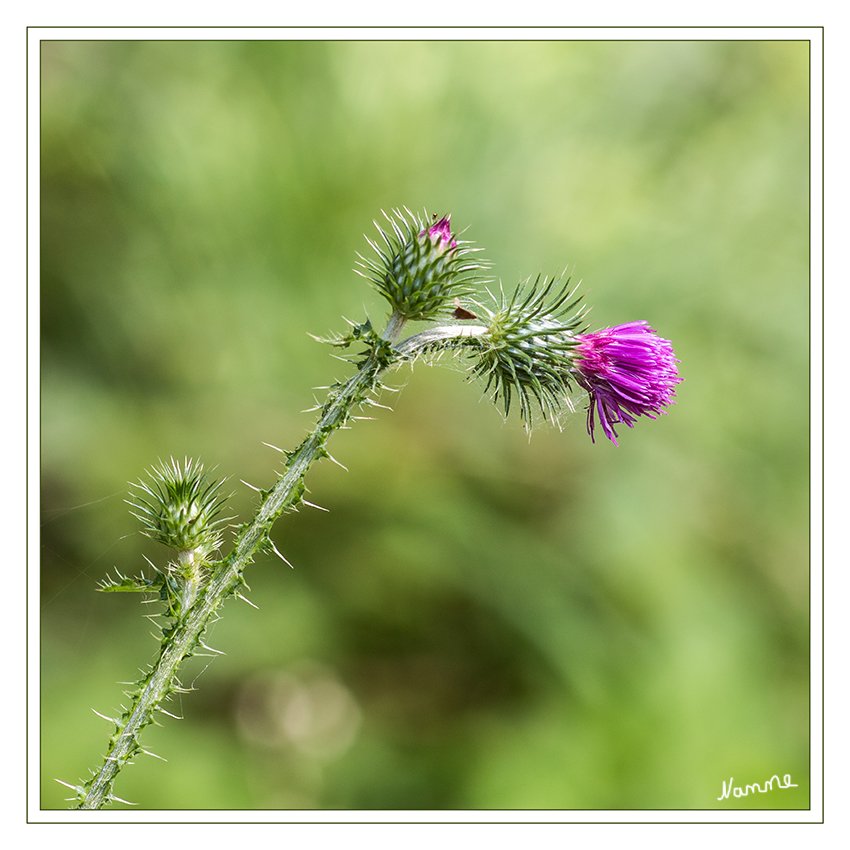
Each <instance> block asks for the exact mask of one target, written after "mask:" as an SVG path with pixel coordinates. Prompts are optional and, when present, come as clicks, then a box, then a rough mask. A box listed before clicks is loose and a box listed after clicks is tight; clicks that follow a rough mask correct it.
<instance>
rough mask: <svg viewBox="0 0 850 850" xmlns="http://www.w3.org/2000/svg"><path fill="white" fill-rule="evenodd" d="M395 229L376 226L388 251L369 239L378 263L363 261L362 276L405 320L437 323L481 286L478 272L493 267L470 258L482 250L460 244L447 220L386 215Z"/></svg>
mask: <svg viewBox="0 0 850 850" xmlns="http://www.w3.org/2000/svg"><path fill="white" fill-rule="evenodd" d="M384 216H385V217H386V219H387V221H388V222H389V223H390V226H391V228H392V230H391V232H390V233H387V232H386V231H385V230H383V229H382V228H381V227H380V226H379V225H378V223H377V222H375V227H377V228H378V232H379V233H380V234H381V238H382V239H383V241H384V243H385V244H386V250H385V249H384V248H382V247H381V246H379V245H378V244H377V243H376V242H373V241H372V240H371V239H369V238H368V237H367V238H366V241H367V242H368V243H369V244H370V245H371V246H372V248H373V249H374V250H375V253H377V255H378V260H370V259H366V258H365V257H362V256H361V257H360V260H361V262H360V263H359V265H360V266H361V267H362V268H363V269H364V271H359V270H357V271H358V274H361V275H363V277H365V278H367V279H368V280H370V281H371V282H372V284H373V286H374V287H375V289H377V290H378V292H380V293H381V295H383V296H384V298H386V299H387V301H389V302H390V305H391V306H392V308H393V312H395V313H397V314H399V316H401V318H403V319H405V320H414V321H415V320H422V319H432V318H436V317H437V316H438V315H440V313H445V312H446V310H447V308H448V307H449V306H450V305H452V302H453V300H454V299H455V298H456V297H458V296H460V295H464V294H466V293H467V292H468V291H469V288H470V285H471V284H473V283H476V282H480V281H481V280H482V278H480V277H479V276H478V274H477V273H478V272H480V271H483V270H484V269H486V268H488V267H489V265H488V263H486V262H484V261H482V260H476V259H474V258H472V257H471V256H470V255H471V254H473V253H475V252H476V251H478V250H480V249H478V248H471V247H469V246H470V244H471V243H469V242H462V241H458V240H457V239H456V238H455V237H454V236H453V235H452V233H451V231H450V228H449V218H448V217H445V218H442V219H440V220H439V221H437V220H436V216H435V217H434V222H432V223H430V224H429V223H428V222H427V221H426V220H423V219H420V218H419V217H418V216H416V215H414V214H413V213H411V212H410V210H408V209H405V210H404V214H402V213H401V212H400V211H398V210H394V211H393V216H388V215H387V214H386V213H384Z"/></svg>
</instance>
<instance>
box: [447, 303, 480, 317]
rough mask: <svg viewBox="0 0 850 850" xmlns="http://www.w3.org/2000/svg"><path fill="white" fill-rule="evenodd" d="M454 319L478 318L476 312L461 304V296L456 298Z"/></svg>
mask: <svg viewBox="0 0 850 850" xmlns="http://www.w3.org/2000/svg"><path fill="white" fill-rule="evenodd" d="M452 318H453V319H477V318H478V316H476V315H475V313H471V312H470V311H469V310H467V309H466V308H465V307H462V306H461V303H460V298H455V309H454V311H453V312H452Z"/></svg>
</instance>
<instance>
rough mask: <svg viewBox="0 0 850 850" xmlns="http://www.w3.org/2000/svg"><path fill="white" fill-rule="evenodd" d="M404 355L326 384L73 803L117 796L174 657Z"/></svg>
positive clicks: (182, 653) (170, 679) (370, 362)
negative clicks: (317, 407) (311, 423)
mask: <svg viewBox="0 0 850 850" xmlns="http://www.w3.org/2000/svg"><path fill="white" fill-rule="evenodd" d="M403 325H404V320H403V319H402V318H401V317H399V316H398V315H397V314H393V316H391V317H390V321H389V323H388V324H387V327H386V329H385V331H384V333H383V336H382V338H381V339H382V340H383V341H385V342H387V343H390V344H392V343H393V342H395V340H396V339H397V338H398V336H399V334H400V333H401V330H402V327H403ZM411 339H412V338H411ZM406 342H407V341H406ZM416 348H417V346H416V344H415V343H414V344H413V345H409V344H408V345H407V346H406V347H405V349H404V355H406V356H410V355H411V354H413V353H414V352H415V350H416ZM402 356H403V355H402V353H401V352H400V351H398V350H394V351H393V353H392V355H391V356H389V357H387V356H386V353H384V354H383V355H382V354H381V353H380V352H379V351H378V349H377V348H375V347H373V348H372V350H371V351H370V353H369V354H368V355H366V357H365V358H364V359H363V361H362V362H361V363H360V365H359V368H358V371H357V372H356V373H355V374H354V375H353V376H352V377H351V378H349V379H348V381H346V382H345V383H343V384H340V385H337V386H335V387H333V388H332V389H331V391H330V393H329V396H328V400H327V401H326V403H325V405H324V407H323V408H322V411H321V414H320V416H319V419H318V421H317V423H316V427H315V429H314V430H313V431H312V432H311V433H310V435H309V436H308V437H307V438H306V439H305V440H304V442H303V443H301V445H300V446H299V447H298V448H297V449H296V450H295V451H294V452H292V453H291V454H289V455H287V460H288V463H287V470H286V473H285V474H284V475H283V476H282V477H281V478H280V479H278V481H277V483H276V484H275V485H274V487H273V488H272V489H271V490H270V491H268V492H267V493H264V496H265V498H264V500H263V503H262V505H261V507H260V509H259V511H258V512H257V514H256V515H255V517H254V519H253V520H252V521H251V522H249V523H248V524H246V525H245V526H244V527H243V529H242V531H241V533H240V534H239V536H238V537H237V540H236V543H235V545H234V548H233V550H232V552H231V553H230V554H229V555H228V556H227V558H225V560H224V561H223V562H222V563H221V564H219V565H218V567H217V568H216V570H215V572H214V573H213V574H212V576H211V578H210V580H209V582H208V584H207V585H206V587H204V589H203V590H202V591H201V592H200V594H199V595H198V597H197V600H196V601H195V603H194V604H193V605H192V606H191V608H189V610H188V611H187V612H186V614H185V616H183V617H181V618H180V620H179V622H178V623H177V624H176V625H175V626H174V627H173V628H172V629H171V630H170V631H167V632H166V634H165V637H164V638H163V642H162V647H161V650H160V654H159V658H158V659H157V661H156V662H155V663H154V665H153V667H152V668H151V670H150V671H149V672H148V674H147V675H146V676H145V677H144V678H143V679H142V681H141V682H140V683H139V690H138V691H137V692H136V693H135V694H133V695H132V696H133V703H132V705H131V707H130V708H129V709H128V710H127V711H126V712H125V713H124V715H122V717H121V718H118V719H116V720H115V725H116V732H115V734H114V735H113V736H112V739H111V742H110V746H109V750H108V752H107V754H106V756H105V759H104V763H103V766H102V767H101V768H100V770H99V771H98V772H97V773H96V774H95V775H94V777H93V778H92V779H91V780H90V782H89V783H86V785H85V786H82V787H78V788H77V792H78V801H77V804H76V805H75V807H74V808H76V809H99V808H101V807H102V806H104V805H105V804H106V803H108V802H111V801H113V800H117V799H119V798H117V797H115V796H114V795H113V794H112V787H113V784H114V782H115V778H116V776H117V775H118V773H119V771H120V770H121V768H122V767H123V766H124V765H125V764H127V763H128V762H129V761H130V760H131V758H132V757H133V756H134V755H136V754H137V753H139V752H143V750H142V748H141V745H140V744H139V736H140V734H141V732H142V730H143V729H144V728H145V727H146V726H148V725H150V724H151V723H152V722H153V718H154V713H155V712H156V711H158V710H159V711H163V709H161V708H160V705H161V703H162V702H163V700H165V699H166V698H167V697H168V696H170V695H171V694H172V693H174V692H175V691H177V690H179V688H178V686H177V685H176V684H175V683H176V674H177V671H178V669H179V668H180V665H181V664H182V662H183V661H185V660H186V659H187V658H189V657H190V656H192V655H194V654H195V653H196V651H197V649H198V647H199V646H200V647H203V644H202V642H201V637H202V635H203V632H204V630H205V629H206V627H207V625H208V624H209V623H210V621H211V620H212V618H213V617H214V616H215V614H216V612H217V610H218V609H219V607H220V606H221V604H222V603H223V602H224V600H225V599H227V598H228V597H229V596H231V595H232V594H234V593H235V592H236V591H237V589H238V588H239V586H240V585H241V584H244V580H243V571H244V569H245V567H246V566H247V565H248V564H250V563H251V562H252V561H253V559H254V557H255V556H256V554H257V553H258V552H259V551H260V550H261V549H263V548H264V547H266V546H268V545H270V540H269V532H270V530H271V527H272V525H273V523H274V521H275V520H276V519H277V518H278V517H279V516H280V515H281V514H283V513H284V512H285V511H286V510H287V509H288V508H292V507H294V506H296V505H297V504H298V503H299V502H300V501H301V494H302V493H303V490H304V486H303V483H304V478H305V476H306V474H307V472H308V471H309V469H310V467H311V466H312V464H313V463H314V462H315V461H316V460H318V459H320V458H322V457H326V456H327V451H326V449H325V444H326V442H327V440H328V438H329V436H330V435H331V434H332V433H333V432H334V431H336V430H337V429H338V428H339V427H341V426H342V425H344V424H345V422H347V421H348V419H349V418H350V416H351V410H352V408H353V407H355V406H356V405H359V404H364V403H368V401H369V393H371V392H372V390H374V389H375V388H376V387H377V386H378V379H379V377H380V375H381V373H382V372H384V371H386V369H388V368H390V367H391V366H392V365H394V364H395V363H396V362H398V360H400V359H401V358H402ZM203 648H205V649H208V648H206V647H203Z"/></svg>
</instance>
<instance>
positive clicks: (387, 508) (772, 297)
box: [41, 41, 809, 809]
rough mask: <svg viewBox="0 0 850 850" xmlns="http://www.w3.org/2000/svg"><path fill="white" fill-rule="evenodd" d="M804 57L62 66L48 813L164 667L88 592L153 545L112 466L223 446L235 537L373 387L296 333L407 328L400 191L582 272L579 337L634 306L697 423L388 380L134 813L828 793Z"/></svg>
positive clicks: (724, 54)
mask: <svg viewBox="0 0 850 850" xmlns="http://www.w3.org/2000/svg"><path fill="white" fill-rule="evenodd" d="M808 73H809V67H808V45H807V44H806V43H805V42H784V43H783V42H755V41H741V42H709V41H706V42H699V41H689V42H640V41H633V42H498V41H494V42H480V43H476V42H439V41H436V42H417V41H411V42H404V43H401V42H385V43H382V42H271V41H269V42H256V41H255V42H239V41H230V42H222V41H205V42H181V41H151V42H138V41H121V42H117V41H115V42H60V41H56V42H44V43H43V44H42V139H41V141H42V161H41V168H42V172H41V178H42V205H41V214H42V232H41V240H42V269H41V271H42V283H41V285H42V290H41V328H42V364H41V369H42V414H41V415H42V421H41V426H42V442H41V458H42V493H41V497H42V524H43V529H42V530H43V548H42V552H41V570H42V573H41V575H42V590H43V598H42V602H41V626H42V647H41V649H42V657H41V671H42V704H41V724H42V727H41V728H42V738H41V743H42V751H41V755H42V768H43V776H42V778H43V783H42V789H43V790H42V794H43V796H42V806H43V807H44V808H63V807H65V806H66V805H67V804H66V803H65V802H64V799H65V797H66V796H67V794H68V792H67V789H64V788H63V787H62V786H61V785H59V784H58V783H57V782H55V781H54V780H55V779H57V778H58V779H63V780H65V781H69V782H74V781H76V780H78V779H79V778H82V777H84V776H87V775H88V773H87V772H88V770H89V769H90V768H94V767H96V766H97V765H98V764H99V760H100V756H101V754H102V753H103V752H104V750H105V747H106V739H107V735H108V733H109V726H108V724H107V723H106V722H104V721H103V720H102V719H100V718H99V717H97V716H96V715H95V714H94V713H93V712H92V708H95V709H97V710H98V711H100V712H102V713H105V714H110V713H112V712H113V711H114V710H115V709H116V708H117V706H118V705H119V703H121V702H122V701H123V699H124V698H123V696H122V694H121V690H122V686H121V685H119V684H117V683H118V682H123V681H129V680H132V679H135V678H136V677H137V675H138V668H140V667H142V666H143V665H145V664H146V663H147V662H149V661H150V660H152V658H153V655H154V652H155V649H156V642H155V641H154V639H153V638H151V637H150V634H149V632H150V630H151V628H150V625H149V624H148V622H147V621H146V620H144V619H143V617H142V615H143V614H144V613H146V612H149V611H150V608H149V607H147V606H142V605H140V604H139V602H140V598H139V597H136V596H131V595H127V596H123V595H106V594H99V593H97V592H95V586H96V582H97V581H98V580H99V579H100V578H102V577H103V576H104V575H105V574H106V573H107V572H108V571H110V570H111V568H112V567H113V566H117V567H118V568H119V569H121V571H122V572H125V573H133V574H135V573H138V572H139V571H140V570H141V569H143V568H144V566H145V563H144V559H143V555H147V556H148V557H149V558H151V559H152V560H153V561H154V562H155V563H158V564H163V563H164V562H165V558H166V555H167V553H166V552H165V551H163V550H162V549H159V548H157V546H156V545H155V544H153V543H151V542H150V541H148V540H146V539H145V538H143V537H141V535H140V534H139V533H138V528H137V524H136V521H135V520H134V519H133V518H132V517H131V516H130V515H129V513H128V508H127V505H126V504H125V503H124V501H123V500H124V499H125V498H126V496H127V482H128V481H130V480H136V479H138V478H139V477H140V475H142V473H143V471H144V470H145V468H147V467H148V466H150V464H151V463H152V462H154V461H155V460H157V458H168V457H169V456H171V455H173V456H175V457H178V458H182V457H183V456H185V455H189V456H194V457H200V458H201V459H202V460H203V461H204V462H205V463H206V464H207V466H216V465H217V472H218V474H220V475H222V476H228V477H229V478H230V484H229V485H228V486H229V487H230V489H232V490H233V491H234V492H235V494H236V495H235V496H234V499H233V510H234V511H235V512H236V513H237V514H238V515H239V517H240V518H241V519H247V518H248V517H249V516H250V514H251V510H252V505H253V504H254V494H253V493H252V491H250V490H249V489H248V488H247V487H245V486H243V484H241V483H240V479H244V480H245V481H248V482H250V483H251V484H254V485H256V486H268V485H269V484H270V483H271V482H272V481H273V480H274V470H275V469H279V468H280V460H279V458H280V456H279V455H277V454H276V453H275V452H273V451H271V450H270V449H268V448H266V447H265V446H263V442H264V441H265V442H268V443H272V444H274V445H277V446H280V447H282V448H293V447H294V446H295V445H296V444H297V443H298V442H300V440H301V439H302V437H303V435H304V434H305V432H306V430H307V429H308V428H309V426H310V424H311V422H312V421H313V420H312V414H303V413H300V412H299V411H302V410H304V409H305V408H308V407H310V406H311V405H312V404H313V403H314V400H313V390H312V388H314V387H317V386H322V385H327V384H329V383H330V382H331V381H333V380H334V379H337V378H341V377H343V376H345V375H346V374H348V372H349V369H348V367H347V366H346V364H343V363H340V362H339V361H336V360H334V359H332V357H331V356H330V355H331V350H330V349H328V348H327V347H326V346H322V345H320V344H318V343H317V342H315V341H314V340H313V339H311V338H310V337H309V336H308V332H309V333H313V334H319V335H323V334H327V333H329V332H333V331H341V330H344V329H345V327H346V325H345V323H344V321H343V319H342V317H343V316H345V317H347V318H349V319H352V320H355V321H360V320H362V319H363V318H364V316H365V315H369V316H370V317H371V318H372V320H373V321H374V322H375V323H376V324H378V323H380V322H382V321H383V320H384V318H385V315H386V310H385V307H384V305H383V304H382V302H381V300H380V298H379V296H378V295H377V294H376V293H375V292H373V291H372V290H371V289H370V288H369V286H368V284H367V283H366V282H365V281H364V280H362V279H361V278H359V277H358V276H357V275H355V274H354V273H353V272H352V268H353V267H354V264H355V261H356V259H357V258H356V253H357V252H362V253H368V251H369V248H368V246H367V244H366V242H365V240H364V238H363V234H364V233H368V234H370V235H373V234H374V232H375V231H374V227H373V225H372V220H373V219H377V218H380V213H381V210H382V209H384V210H389V209H391V208H393V207H400V206H402V205H405V206H407V207H409V208H410V209H413V210H418V211H420V212H422V211H423V210H424V209H425V208H427V210H428V212H429V213H432V212H436V213H439V214H443V213H451V214H452V222H453V224H454V225H455V227H456V228H458V229H463V228H465V227H467V226H468V228H469V229H468V230H467V231H466V233H465V238H468V239H472V240H474V241H475V242H476V243H477V244H478V245H480V246H481V247H483V248H485V249H486V251H485V254H484V256H486V257H487V258H488V259H490V260H491V261H492V262H493V263H494V270H493V272H494V274H495V275H496V276H498V277H499V278H500V279H501V280H502V282H503V284H504V285H505V287H506V288H510V287H512V286H514V285H515V284H516V283H517V282H518V281H519V280H520V279H524V278H526V277H528V276H530V275H536V274H537V273H539V272H543V273H544V274H556V273H558V272H559V271H561V270H563V269H564V268H565V267H569V268H570V270H571V271H573V272H574V280H579V279H581V280H582V281H583V289H584V290H586V291H587V293H588V296H587V300H588V303H589V304H592V305H593V310H592V313H591V319H592V321H593V326H594V327H597V328H598V327H605V326H611V325H614V324H618V323H622V322H627V321H632V320H637V319H646V320H648V321H649V322H651V324H652V326H653V327H654V328H655V329H656V330H657V331H658V332H659V333H660V334H661V335H662V336H664V337H666V338H668V339H670V340H672V341H673V344H674V347H675V350H676V354H677V356H678V357H679V358H680V360H681V365H680V370H681V374H682V376H683V377H684V382H683V383H682V384H681V385H680V388H679V391H678V404H677V406H675V407H673V408H672V409H671V412H670V415H669V416H668V417H662V418H661V419H660V420H659V421H656V422H653V421H651V420H649V419H644V420H641V421H640V422H639V423H638V425H637V426H636V427H635V428H634V429H633V430H630V429H628V428H623V429H622V430H621V440H620V448H615V447H614V446H613V445H611V444H610V443H608V441H607V440H605V439H604V438H603V439H600V440H599V441H598V442H597V444H596V445H593V444H591V442H590V440H589V438H588V436H587V434H586V431H585V422H584V412H583V410H581V409H578V410H577V412H576V413H574V414H571V415H570V416H569V417H567V419H566V422H565V429H564V431H563V433H559V432H558V431H557V430H556V429H546V428H542V427H541V428H540V429H537V430H535V431H534V433H533V436H532V437H531V439H530V440H529V438H528V436H527V434H526V433H525V432H524V431H523V429H522V427H521V425H520V423H519V422H518V421H517V420H514V419H512V420H510V421H508V422H507V423H505V422H503V420H502V419H501V417H500V416H499V414H498V412H497V411H496V410H495V409H494V408H493V406H492V405H491V404H490V403H489V402H488V401H486V400H484V401H482V400H481V388H480V387H479V386H476V385H474V384H469V383H468V382H466V380H465V378H464V375H463V373H462V372H461V371H460V367H459V366H458V365H453V364H451V363H450V362H447V363H445V364H442V365H438V366H435V367H429V366H427V365H417V366H416V368H415V370H413V371H412V372H411V370H410V369H409V368H405V369H404V370H402V371H400V372H398V373H396V374H395V375H393V376H391V377H390V379H389V382H390V383H391V384H393V385H395V386H402V385H404V386H405V389H404V392H402V393H401V394H399V395H397V396H396V395H393V396H392V397H390V396H389V395H387V394H385V395H384V397H383V399H382V400H383V401H384V403H386V404H390V405H392V407H393V411H392V412H390V411H386V410H382V411H379V415H378V416H377V417H376V419H375V421H372V422H361V423H358V424H357V425H356V427H354V428H353V429H352V430H350V431H346V432H342V433H339V434H337V435H336V437H335V438H334V441H333V444H332V446H331V450H332V452H333V453H334V455H335V456H336V457H337V458H338V459H339V460H340V461H341V462H342V463H344V464H345V465H346V466H347V467H348V469H349V470H350V471H349V472H344V471H343V470H341V469H339V467H336V466H334V465H332V464H320V465H319V466H318V467H316V468H315V469H314V470H313V472H312V473H311V475H310V477H309V478H308V482H307V483H308V487H309V488H310V491H311V493H312V495H311V496H310V498H311V499H312V500H313V501H315V502H318V503H319V504H321V505H323V506H325V507H327V508H329V510H330V513H327V514H326V513H320V512H318V511H310V510H308V509H302V511H301V512H300V513H298V514H295V515H292V516H289V517H287V518H285V519H284V520H282V521H281V522H279V524H278V525H277V526H276V528H275V533H274V537H275V540H276V542H277V546H278V548H279V549H280V550H281V551H282V552H283V553H284V554H285V555H286V556H287V558H288V559H289V560H290V561H291V562H292V563H293V564H294V565H295V569H293V570H290V569H289V568H288V567H286V566H285V565H283V564H282V563H281V562H280V561H278V560H277V559H270V558H263V559H261V560H259V561H258V562H257V563H256V564H255V565H254V566H252V567H251V569H250V570H249V572H248V574H247V578H248V581H249V584H250V585H251V588H252V593H251V594H250V598H251V600H252V601H253V602H254V603H255V604H256V605H258V606H259V610H254V609H252V608H250V607H249V606H247V605H245V604H243V603H241V602H238V601H231V602H229V603H228V604H227V606H226V607H225V609H224V616H223V618H222V619H221V620H220V621H219V622H218V623H217V624H216V625H215V626H214V627H213V629H212V630H211V633H209V634H208V641H209V642H210V643H211V645H212V646H214V647H216V648H217V649H219V650H223V651H224V652H225V653H226V655H224V656H222V657H219V658H217V659H216V660H215V661H214V662H212V663H209V666H208V669H207V665H208V662H209V659H196V660H194V661H193V662H192V663H191V664H190V665H189V667H188V669H187V670H186V671H185V674H184V676H183V682H184V684H186V685H191V684H195V685H196V687H197V688H198V690H197V691H196V692H195V693H192V694H190V695H189V696H186V697H184V698H183V699H182V701H181V702H179V703H176V704H174V705H172V706H171V707H170V710H172V711H173V712H174V713H175V714H182V715H184V716H185V720H183V721H179V722H178V721H175V720H172V719H170V718H168V717H165V718H163V722H162V726H161V727H156V728H151V729H149V730H148V731H147V733H146V734H145V738H144V741H143V743H144V745H145V746H147V747H148V748H150V749H152V750H153V751H154V752H156V753H157V754H159V755H161V756H163V757H165V758H167V759H168V763H167V764H166V763H165V762H162V761H160V760H157V759H153V758H146V757H141V758H140V759H139V760H138V762H137V764H136V765H135V766H133V767H130V768H127V769H126V770H125V771H124V772H123V773H122V774H121V776H120V777H119V780H118V782H117V785H116V789H115V790H116V793H117V794H118V795H119V796H121V797H124V798H126V799H128V800H131V801H134V802H136V803H137V804H138V805H139V806H140V807H142V808H145V809H183V808H210V809H216V808H234V809H254V808H330V809H349V808H354V809H398V808H401V809H448V808H470V809H479V808H480V809H504V808H516V809H529V808H531V809H534V808H538V809H545V808H566V809H570V808H601V809H606V808H638V809H642V808H662V809H664V808H683V809H688V808H696V809H704V808H732V807H736V806H737V807H753V806H755V807H766V808H786V807H788V808H803V807H806V806H808V800H809V747H808V730H809V709H808V695H809V691H808V675H809V670H808V647H809V633H808V604H809V599H808V573H809V558H808V540H809V537H808V535H809V531H808V485H809V477H808V476H809V473H808V437H809V432H808V428H809V422H808V322H809V315H808V309H809V308H808V286H809V280H808V155H809V151H808V138H809V137H808ZM445 366H448V367H449V368H444V367H445ZM317 392H319V391H317ZM201 673H203V675H201ZM786 773H787V774H790V775H791V778H792V781H793V782H795V783H797V784H798V786H799V787H797V788H796V789H789V790H783V791H779V790H775V791H773V792H771V793H769V794H765V795H761V796H759V797H756V798H754V797H753V796H749V797H747V798H742V799H740V800H725V801H718V800H717V798H718V797H719V796H720V794H721V790H722V783H723V781H728V779H729V777H730V776H732V777H734V779H735V784H739V783H740V784H741V785H744V784H746V783H752V782H764V781H765V780H767V779H769V778H770V776H771V775H773V774H779V775H780V776H783V775H784V774H786ZM119 808H122V807H121V806H119Z"/></svg>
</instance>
